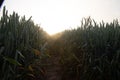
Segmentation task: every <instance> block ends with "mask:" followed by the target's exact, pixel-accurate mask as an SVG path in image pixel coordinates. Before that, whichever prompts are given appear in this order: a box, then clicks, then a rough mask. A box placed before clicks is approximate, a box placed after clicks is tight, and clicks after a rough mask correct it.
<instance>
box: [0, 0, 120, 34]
mask: <svg viewBox="0 0 120 80" xmlns="http://www.w3.org/2000/svg"><path fill="white" fill-rule="evenodd" d="M4 5H6V8H7V10H8V11H9V13H10V14H11V13H12V12H13V11H15V12H17V13H18V14H19V15H20V16H23V15H25V16H26V17H27V18H29V17H30V16H32V20H34V22H35V23H37V24H40V25H41V27H42V28H43V29H44V30H45V31H47V32H48V33H50V34H54V33H56V32H59V31H62V30H64V29H69V28H73V27H77V26H79V25H80V21H81V19H82V18H83V17H88V16H91V17H92V18H94V19H95V20H96V21H102V20H104V21H105V22H110V21H112V20H113V19H116V18H118V19H120V0H5V2H4V4H3V6H4ZM3 6H2V7H3ZM1 10H2V9H1ZM0 14H1V12H0Z"/></svg>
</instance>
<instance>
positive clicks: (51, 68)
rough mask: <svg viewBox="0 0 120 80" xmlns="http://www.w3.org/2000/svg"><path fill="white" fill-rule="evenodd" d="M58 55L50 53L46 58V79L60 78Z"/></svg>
mask: <svg viewBox="0 0 120 80" xmlns="http://www.w3.org/2000/svg"><path fill="white" fill-rule="evenodd" d="M59 59H60V58H59V56H58V55H52V56H51V57H50V58H48V59H47V61H46V64H47V66H46V67H45V70H46V75H45V76H46V80H61V75H60V72H61V67H60V65H59Z"/></svg>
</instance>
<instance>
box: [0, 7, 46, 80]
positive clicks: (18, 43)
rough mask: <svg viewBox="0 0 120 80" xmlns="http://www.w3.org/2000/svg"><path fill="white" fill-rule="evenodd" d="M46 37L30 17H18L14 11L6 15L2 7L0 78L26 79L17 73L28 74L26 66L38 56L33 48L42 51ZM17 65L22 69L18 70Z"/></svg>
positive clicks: (0, 79) (2, 79)
mask: <svg viewBox="0 0 120 80" xmlns="http://www.w3.org/2000/svg"><path fill="white" fill-rule="evenodd" d="M46 38H47V34H46V33H45V31H43V29H42V28H40V27H39V26H38V25H35V24H34V23H33V21H32V20H31V17H30V18H29V19H28V20H26V18H25V16H24V17H22V18H21V19H20V16H18V14H17V13H15V12H13V14H12V15H8V11H7V10H6V9H5V7H4V9H3V15H2V17H1V20H0V72H1V74H0V80H16V78H17V80H19V79H20V80H26V77H25V76H22V77H20V78H18V75H21V74H22V73H21V72H24V73H26V74H28V73H27V72H26V71H27V68H28V66H30V65H31V64H33V62H34V61H35V59H36V58H37V57H38V56H40V55H36V53H35V51H34V50H37V51H38V52H42V51H41V48H42V46H43V45H44V44H45V42H46ZM19 67H23V68H24V69H22V70H21V72H20V71H19Z"/></svg>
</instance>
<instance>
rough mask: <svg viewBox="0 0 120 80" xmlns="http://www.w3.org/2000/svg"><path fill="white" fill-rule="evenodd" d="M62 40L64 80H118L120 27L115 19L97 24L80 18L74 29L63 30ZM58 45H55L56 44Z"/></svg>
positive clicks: (119, 69) (119, 76) (119, 73)
mask: <svg viewBox="0 0 120 80" xmlns="http://www.w3.org/2000/svg"><path fill="white" fill-rule="evenodd" d="M58 40H59V41H61V43H62V45H61V43H60V45H61V46H60V48H61V49H60V50H59V51H61V60H60V62H61V64H62V68H63V80H68V79H72V80H119V79H120V64H119V62H120V25H119V24H118V21H117V20H114V21H113V22H111V23H106V24H105V23H104V22H102V23H100V24H97V23H96V22H95V21H94V20H92V19H91V18H86V19H83V20H82V22H81V26H80V27H78V28H77V29H72V30H66V31H64V32H63V33H62V36H61V37H60V38H59V39H58ZM57 44H58V43H57Z"/></svg>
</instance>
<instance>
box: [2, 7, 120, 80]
mask: <svg viewBox="0 0 120 80" xmlns="http://www.w3.org/2000/svg"><path fill="white" fill-rule="evenodd" d="M53 55H57V56H59V58H60V59H59V64H60V67H61V69H62V71H61V78H62V80H120V25H119V22H118V20H113V22H111V23H104V22H101V23H99V24H98V23H97V22H95V21H94V20H93V19H91V18H90V17H88V18H83V20H82V21H81V25H80V26H79V27H78V28H77V29H71V30H65V31H63V32H61V33H59V34H56V35H54V36H49V35H48V34H47V33H46V32H45V31H44V30H43V29H42V28H41V27H40V26H38V25H35V24H34V22H33V21H32V20H31V17H30V18H29V19H28V20H26V18H25V16H24V17H22V18H20V16H19V15H18V14H17V13H15V12H13V14H12V15H8V11H7V10H6V9H5V7H4V9H3V15H2V17H1V19H0V72H1V74H0V80H28V79H29V80H45V69H44V66H45V65H44V66H43V64H46V63H45V60H46V59H47V58H49V57H50V56H53Z"/></svg>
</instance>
